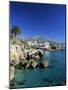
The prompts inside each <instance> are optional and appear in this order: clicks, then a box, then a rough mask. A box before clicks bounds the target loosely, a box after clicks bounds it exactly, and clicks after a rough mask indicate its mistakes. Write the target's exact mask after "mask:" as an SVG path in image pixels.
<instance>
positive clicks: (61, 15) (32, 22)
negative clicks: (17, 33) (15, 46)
mask: <svg viewBox="0 0 68 90" xmlns="http://www.w3.org/2000/svg"><path fill="white" fill-rule="evenodd" d="M14 25H16V26H18V27H19V28H20V30H21V35H22V36H26V37H32V36H44V37H47V38H49V39H51V40H57V41H62V42H64V41H65V6H64V5H55V4H54V5H53V4H32V3H22V2H10V29H11V28H12V27H13V26H14Z"/></svg>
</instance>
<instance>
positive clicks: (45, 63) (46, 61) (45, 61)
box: [42, 60, 49, 68]
mask: <svg viewBox="0 0 68 90" xmlns="http://www.w3.org/2000/svg"><path fill="white" fill-rule="evenodd" d="M42 64H43V65H44V67H45V68H47V67H48V66H49V63H48V60H44V61H42Z"/></svg>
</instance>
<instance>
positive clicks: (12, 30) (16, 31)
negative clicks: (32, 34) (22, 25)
mask: <svg viewBox="0 0 68 90" xmlns="http://www.w3.org/2000/svg"><path fill="white" fill-rule="evenodd" d="M11 34H12V35H14V36H15V38H16V36H17V35H18V34H20V29H19V27H17V26H13V28H12V29H11Z"/></svg>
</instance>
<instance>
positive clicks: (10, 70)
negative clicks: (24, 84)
mask: <svg viewBox="0 0 68 90" xmlns="http://www.w3.org/2000/svg"><path fill="white" fill-rule="evenodd" d="M9 72H10V73H9V78H10V81H11V80H12V79H13V78H14V72H15V68H14V66H10V68H9Z"/></svg>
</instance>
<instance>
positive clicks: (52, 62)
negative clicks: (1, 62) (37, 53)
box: [10, 50, 66, 88]
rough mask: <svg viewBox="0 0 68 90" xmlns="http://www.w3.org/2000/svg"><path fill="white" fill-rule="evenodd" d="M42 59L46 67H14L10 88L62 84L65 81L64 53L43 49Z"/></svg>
mask: <svg viewBox="0 0 68 90" xmlns="http://www.w3.org/2000/svg"><path fill="white" fill-rule="evenodd" d="M42 60H47V61H48V67H47V68H35V69H15V77H14V80H13V81H12V83H13V84H12V85H11V86H10V87H11V88H33V87H48V86H61V85H62V86H63V85H65V84H66V83H65V82H66V53H65V50H63V51H44V54H43V58H42Z"/></svg>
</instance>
